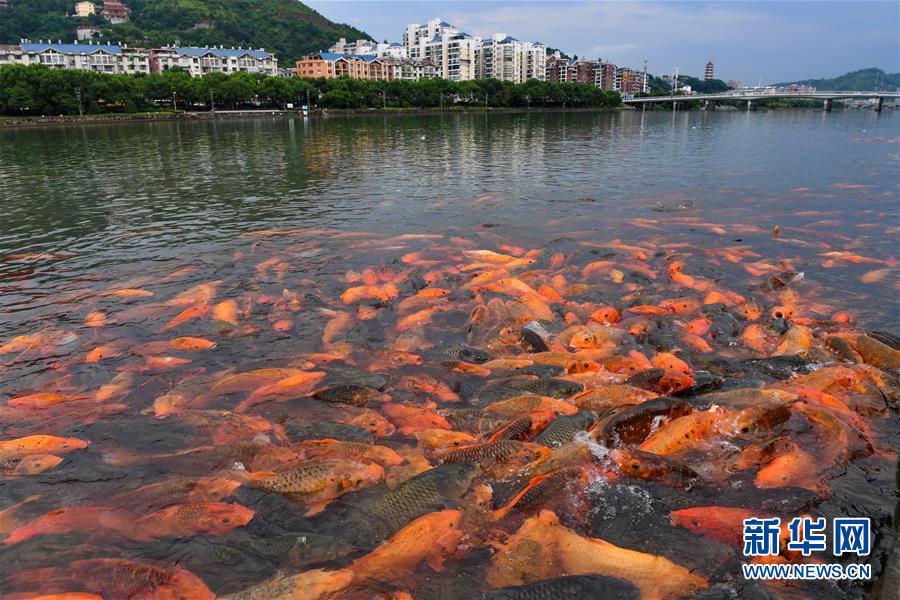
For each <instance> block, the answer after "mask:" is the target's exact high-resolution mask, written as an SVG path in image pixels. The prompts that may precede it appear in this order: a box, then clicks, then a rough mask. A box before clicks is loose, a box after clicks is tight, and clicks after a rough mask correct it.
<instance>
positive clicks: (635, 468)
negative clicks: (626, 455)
mask: <svg viewBox="0 0 900 600" xmlns="http://www.w3.org/2000/svg"><path fill="white" fill-rule="evenodd" d="M640 466H641V465H640V463H636V462H633V463H631V468H632V469H634V470H635V471H637V470H638V468H640Z"/></svg>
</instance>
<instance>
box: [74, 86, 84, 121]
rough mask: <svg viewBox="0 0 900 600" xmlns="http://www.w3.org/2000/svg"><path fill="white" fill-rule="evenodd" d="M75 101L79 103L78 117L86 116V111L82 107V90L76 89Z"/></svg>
mask: <svg viewBox="0 0 900 600" xmlns="http://www.w3.org/2000/svg"><path fill="white" fill-rule="evenodd" d="M75 100H76V101H77V102H78V116H79V117H83V116H84V110H83V109H82V107H81V88H80V87H79V88H75Z"/></svg>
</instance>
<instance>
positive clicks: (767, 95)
mask: <svg viewBox="0 0 900 600" xmlns="http://www.w3.org/2000/svg"><path fill="white" fill-rule="evenodd" d="M780 98H791V99H803V100H822V101H823V103H824V109H825V110H826V111H831V106H832V102H834V101H835V100H856V99H860V100H866V99H873V98H874V99H875V100H876V103H875V110H876V111H878V112H881V108H882V106H884V99H885V98H894V99H897V98H900V92H887V91H872V92H830V91H815V92H811V91H806V90H803V91H794V92H791V91H783V92H779V91H774V90H771V91H768V90H766V91H742V90H736V91H730V92H722V93H720V94H694V95H690V96H644V97H639V98H638V97H634V96H625V97H623V98H622V102H623V103H624V104H631V105H638V104H642V105H647V104H657V103H669V102H671V103H672V108H673V109H675V108H678V103H679V102H697V101H701V102H703V109H704V110H715V107H716V102H720V101H723V100H731V101H734V100H738V101H743V102H746V103H747V104H746V107H747V110H753V103H754V102H759V101H761V100H777V99H780Z"/></svg>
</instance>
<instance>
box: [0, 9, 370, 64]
mask: <svg viewBox="0 0 900 600" xmlns="http://www.w3.org/2000/svg"><path fill="white" fill-rule="evenodd" d="M75 2H76V0H10V5H9V8H6V9H0V44H2V43H13V44H14V43H18V42H19V40H20V39H22V38H28V39H31V40H38V39H44V40H47V39H52V40H63V41H72V40H74V39H75V26H76V25H80V24H91V25H94V26H95V27H97V28H98V29H100V30H101V31H102V33H103V37H102V38H101V39H102V40H104V41H112V42H124V43H128V44H131V45H135V46H160V45H164V44H172V43H175V42H178V43H181V44H182V45H199V46H206V45H223V46H227V47H231V46H238V45H242V46H244V47H247V46H252V47H254V48H260V47H262V48H265V49H266V50H269V51H272V52H275V54H276V55H277V56H278V59H279V61H280V64H281V65H283V66H288V65H290V64H291V63H292V62H293V61H294V60H295V59H297V58H299V57H300V56H302V55H303V54H306V53H309V52H317V51H319V50H324V49H326V48H328V47H329V46H331V45H332V44H334V43H335V42H336V41H337V39H338V38H340V37H345V38H347V39H348V40H350V39H352V40H356V39H362V38H366V39H371V36H369V35H368V34H367V33H365V32H363V31H360V30H359V29H356V28H354V27H351V26H349V25H345V24H340V23H333V22H331V21H329V20H328V19H326V18H325V17H323V16H322V15H320V14H319V13H317V12H316V11H314V10H313V9H311V8H310V7H308V6H306V5H305V4H303V3H301V2H298V1H297V0H124V4H126V5H127V6H128V7H129V8H130V9H131V21H130V22H128V23H122V24H120V25H110V24H109V23H107V22H106V21H105V20H104V19H103V18H102V17H101V16H99V14H98V15H95V16H93V17H87V18H84V19H82V18H74V17H71V16H68V15H70V14H72V13H74V12H75ZM95 4H96V5H97V11H98V13H99V9H100V7H101V6H102V4H103V2H102V0H96V1H95Z"/></svg>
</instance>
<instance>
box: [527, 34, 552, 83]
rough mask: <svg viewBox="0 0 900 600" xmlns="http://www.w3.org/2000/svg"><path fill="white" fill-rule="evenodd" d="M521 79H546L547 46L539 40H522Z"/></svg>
mask: <svg viewBox="0 0 900 600" xmlns="http://www.w3.org/2000/svg"><path fill="white" fill-rule="evenodd" d="M521 52H522V81H523V82H525V81H528V80H529V79H537V80H538V81H545V80H546V79H547V46H545V45H544V44H542V43H540V42H522V50H521Z"/></svg>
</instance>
